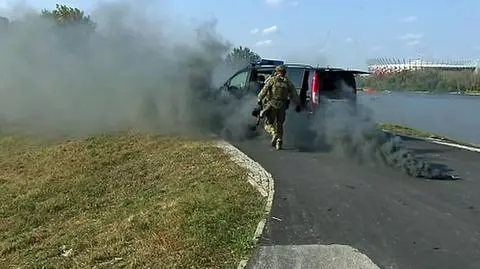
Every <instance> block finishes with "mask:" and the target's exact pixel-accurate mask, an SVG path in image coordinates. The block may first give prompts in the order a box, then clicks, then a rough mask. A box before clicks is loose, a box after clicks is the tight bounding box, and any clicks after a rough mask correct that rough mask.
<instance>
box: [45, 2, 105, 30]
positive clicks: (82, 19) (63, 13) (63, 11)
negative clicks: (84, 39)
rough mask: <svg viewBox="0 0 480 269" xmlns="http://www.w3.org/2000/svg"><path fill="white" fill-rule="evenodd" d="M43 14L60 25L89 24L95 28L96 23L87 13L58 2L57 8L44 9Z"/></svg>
mask: <svg viewBox="0 0 480 269" xmlns="http://www.w3.org/2000/svg"><path fill="white" fill-rule="evenodd" d="M42 16H43V17H44V18H48V19H52V20H54V21H55V22H56V23H57V24H58V25H62V26H67V25H87V26H89V27H91V28H93V29H94V28H95V27H96V24H95V23H94V22H93V21H92V20H91V19H90V16H85V13H84V12H83V11H82V10H80V9H78V8H73V7H68V6H66V5H59V4H56V8H55V9H54V10H52V11H49V10H46V9H44V10H42Z"/></svg>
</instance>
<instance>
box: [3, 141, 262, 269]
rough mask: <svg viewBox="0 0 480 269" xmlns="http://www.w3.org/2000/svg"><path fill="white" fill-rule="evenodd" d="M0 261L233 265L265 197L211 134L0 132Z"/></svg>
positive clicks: (33, 264) (85, 265) (247, 246)
mask: <svg viewBox="0 0 480 269" xmlns="http://www.w3.org/2000/svg"><path fill="white" fill-rule="evenodd" d="M0 168H1V169H0V268H9V267H15V268H20V267H21V268H25V267H27V268H103V267H104V266H112V265H114V267H117V268H118V267H121V268H147V267H150V268H234V267H236V265H237V263H238V262H239V261H240V259H241V258H243V257H244V256H245V255H246V254H248V252H249V251H250V249H251V238H252V236H253V233H254V231H255V228H256V224H257V223H258V221H259V220H260V218H261V217H262V214H263V198H262V197H260V196H259V195H258V194H257V192H256V191H255V190H254V188H253V187H251V186H250V185H249V184H248V183H247V179H246V176H247V171H246V170H244V169H243V168H241V167H239V166H237V165H236V164H234V163H233V162H231V161H230V160H229V158H228V156H227V155H226V154H225V153H223V152H222V150H220V149H218V148H217V147H215V146H214V145H213V144H212V143H210V142H205V141H189V140H185V139H180V138H166V137H156V136H148V135H139V134H126V135H112V136H101V137H97V138H88V139H78V140H71V141H65V142H63V143H55V144H53V143H49V144H48V145H47V144H38V143H37V144H34V143H30V142H29V141H27V140H25V139H20V138H16V137H11V136H10V137H5V136H3V137H0Z"/></svg>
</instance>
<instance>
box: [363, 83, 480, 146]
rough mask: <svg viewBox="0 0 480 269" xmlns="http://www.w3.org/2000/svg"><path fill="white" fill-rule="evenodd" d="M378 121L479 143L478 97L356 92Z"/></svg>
mask: <svg viewBox="0 0 480 269" xmlns="http://www.w3.org/2000/svg"><path fill="white" fill-rule="evenodd" d="M358 102H359V103H361V104H364V105H366V106H368V107H369V108H371V109H372V110H373V113H374V118H375V120H376V121H377V122H382V123H393V124H400V125H404V126H408V127H411V128H415V129H421V130H424V131H429V132H433V133H437V134H440V135H444V136H447V137H450V138H452V139H455V140H458V141H462V142H467V143H474V144H480V96H464V95H452V94H423V93H400V92H391V93H373V94H366V93H359V95H358Z"/></svg>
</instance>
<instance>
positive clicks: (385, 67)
mask: <svg viewBox="0 0 480 269" xmlns="http://www.w3.org/2000/svg"><path fill="white" fill-rule="evenodd" d="M367 65H368V71H369V72H370V73H372V74H375V75H381V74H389V73H397V72H401V71H406V70H411V71H414V70H425V69H437V70H457V71H462V70H471V71H475V72H479V71H480V60H463V61H425V60H421V59H412V60H406V59H392V58H376V59H371V60H368V61H367Z"/></svg>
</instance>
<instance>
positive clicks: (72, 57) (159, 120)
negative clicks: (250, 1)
mask: <svg viewBox="0 0 480 269" xmlns="http://www.w3.org/2000/svg"><path fill="white" fill-rule="evenodd" d="M138 4H140V3H138ZM142 5H143V6H140V7H139V6H134V5H130V4H127V3H121V4H118V2H117V3H115V4H102V5H101V6H98V8H96V9H95V11H94V12H93V15H94V16H93V17H92V20H93V21H95V22H97V23H98V26H97V29H96V30H95V32H94V33H92V34H90V35H87V34H85V33H84V32H85V31H84V29H82V28H81V26H67V27H66V28H61V27H54V24H53V22H52V21H49V20H46V19H43V18H41V17H40V16H39V14H38V13H39V11H30V12H25V11H22V12H23V14H19V12H18V11H15V12H13V11H12V12H10V13H11V15H12V14H13V15H15V18H16V19H15V20H11V21H10V23H9V24H8V25H7V26H5V25H3V26H2V27H1V29H0V31H1V33H0V36H1V40H0V81H1V83H0V130H1V131H2V132H21V133H24V134H28V135H35V136H45V137H72V136H73V137H74V136H85V135H92V134H95V133H99V132H111V131H121V130H126V129H137V130H145V131H155V132H157V133H161V134H181V135H208V134H210V133H211V132H212V131H218V132H220V133H225V132H226V131H225V130H226V129H229V130H230V131H229V133H233V135H234V136H235V135H237V136H239V135H241V131H240V129H239V128H240V127H238V126H237V125H236V124H237V123H240V122H247V121H252V119H251V116H250V114H249V112H248V113H244V114H243V113H238V112H239V111H241V110H242V109H243V110H245V111H246V110H250V109H251V107H252V105H254V104H255V103H254V102H253V103H248V102H245V103H243V102H241V103H238V102H237V103H236V105H235V107H234V108H233V107H232V105H230V104H229V105H227V103H228V102H223V103H219V102H218V100H216V99H218V96H216V97H215V98H213V97H208V98H206V96H209V94H210V93H211V90H212V87H213V86H218V83H219V82H220V81H223V80H225V79H226V78H227V76H229V75H231V74H232V70H229V69H228V68H226V66H224V62H223V58H224V56H225V55H226V53H227V52H229V50H230V44H229V43H228V42H227V41H225V40H224V39H223V38H222V37H221V36H220V35H218V33H217V32H216V31H215V22H214V21H209V22H205V23H203V24H200V25H198V26H197V27H196V28H194V29H193V28H189V27H187V26H185V25H183V24H182V22H181V21H175V20H169V19H165V18H167V16H165V17H162V15H163V14H165V15H167V14H168V12H166V11H165V12H163V13H162V12H159V13H161V14H160V15H158V16H159V17H162V20H161V21H158V20H157V21H155V20H153V19H147V17H148V16H147V12H146V11H147V10H148V9H149V6H148V3H142ZM49 8H51V7H49ZM156 8H157V9H158V7H156ZM4 15H6V17H9V16H8V14H5V13H4ZM214 99H215V100H214ZM229 99H231V97H230V96H222V100H223V101H225V100H229ZM219 104H224V105H219ZM244 107H245V108H244ZM233 112H237V113H233Z"/></svg>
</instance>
